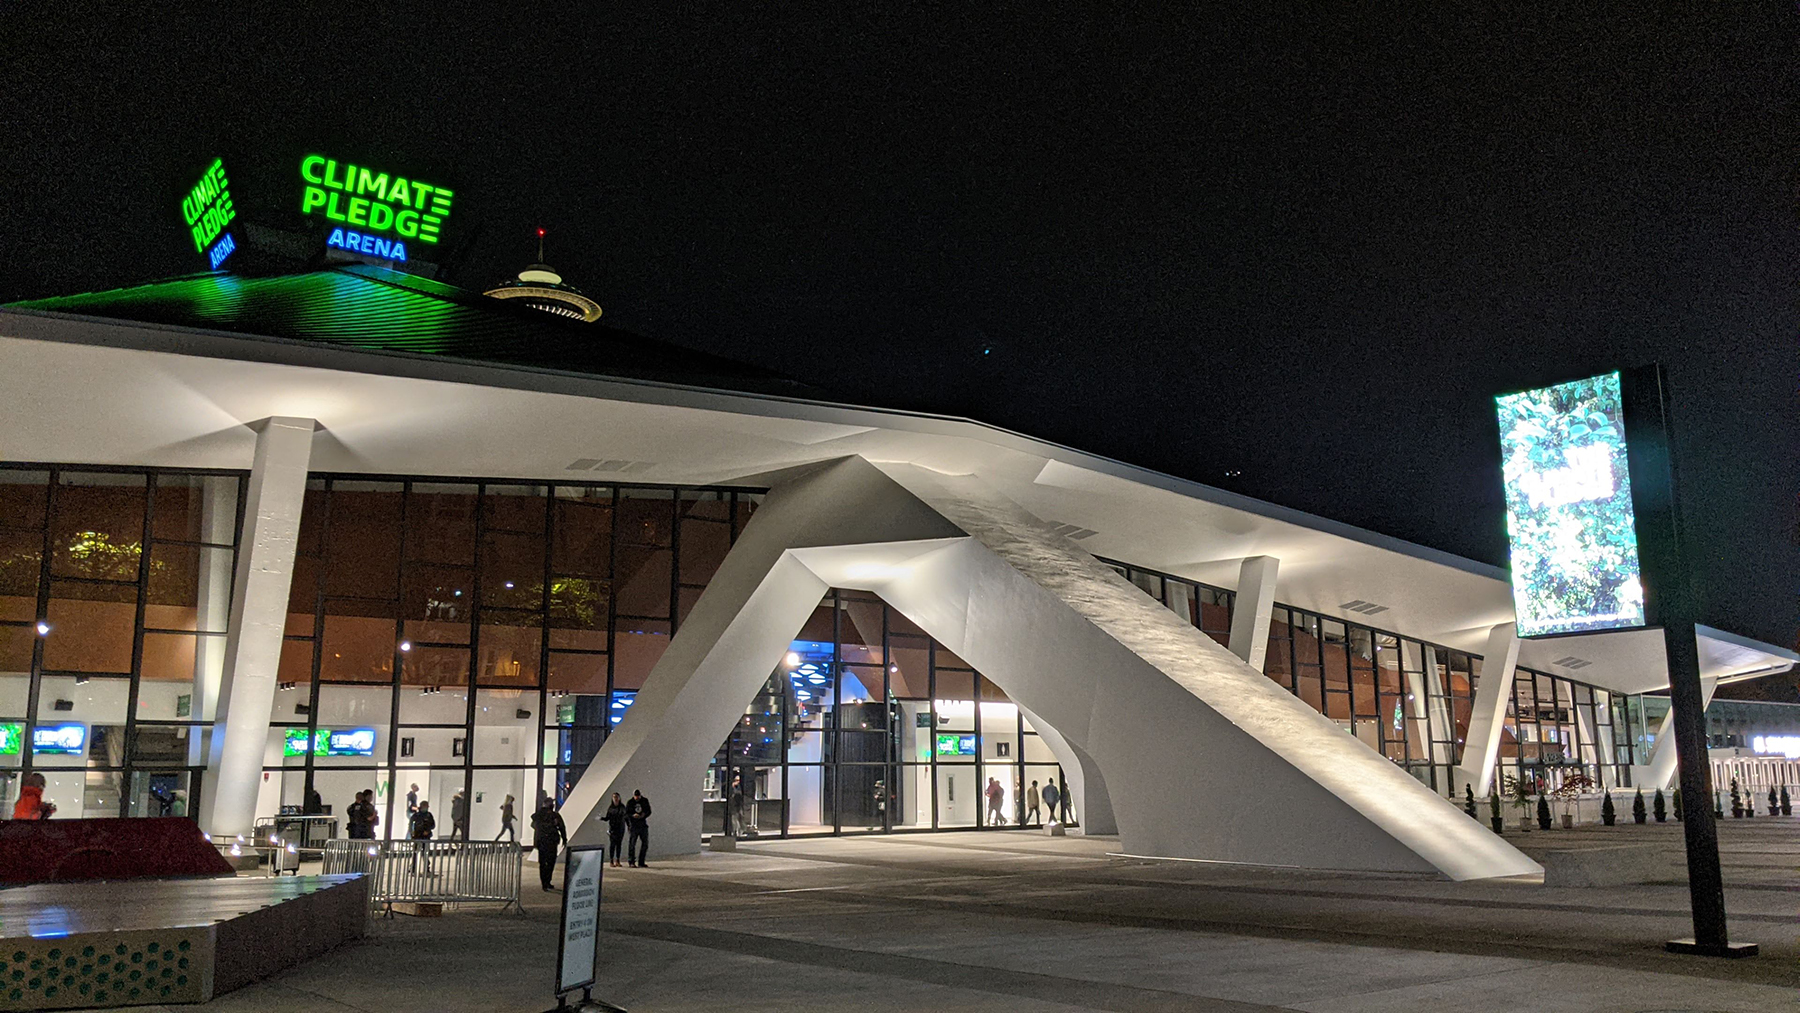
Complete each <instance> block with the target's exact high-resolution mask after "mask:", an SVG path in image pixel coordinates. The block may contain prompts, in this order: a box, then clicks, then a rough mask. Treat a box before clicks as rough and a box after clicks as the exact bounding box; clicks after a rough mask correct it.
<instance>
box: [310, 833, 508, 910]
mask: <svg viewBox="0 0 1800 1013" xmlns="http://www.w3.org/2000/svg"><path fill="white" fill-rule="evenodd" d="M319 871H320V872H321V873H322V874H324V875H332V874H334V873H349V872H360V873H363V874H364V875H366V876H368V877H369V904H370V906H371V908H380V909H382V910H383V911H384V912H385V913H386V914H388V915H389V916H391V915H392V914H393V913H394V905H395V904H396V903H427V904H450V905H454V904H469V903H476V902H495V903H498V904H500V905H501V908H500V909H501V910H502V911H504V910H506V909H508V908H512V909H514V910H517V911H519V912H520V913H523V909H522V908H520V907H519V880H520V878H521V877H522V876H523V875H524V872H525V850H524V849H523V848H521V847H519V846H518V845H516V844H513V843H512V842H510V841H508V842H505V843H501V842H499V841H412V840H400V841H369V840H348V839H340V840H331V841H326V842H325V864H324V867H323V868H321V869H320V870H319Z"/></svg>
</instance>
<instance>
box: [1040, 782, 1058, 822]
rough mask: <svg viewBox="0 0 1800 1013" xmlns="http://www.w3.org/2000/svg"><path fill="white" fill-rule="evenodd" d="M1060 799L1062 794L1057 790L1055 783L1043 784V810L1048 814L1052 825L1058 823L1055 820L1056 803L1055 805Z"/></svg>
mask: <svg viewBox="0 0 1800 1013" xmlns="http://www.w3.org/2000/svg"><path fill="white" fill-rule="evenodd" d="M1061 797H1062V792H1060V791H1058V790H1057V787H1056V782H1055V781H1048V782H1045V784H1044V809H1045V811H1046V812H1048V813H1049V814H1050V822H1052V823H1056V822H1059V821H1058V820H1057V818H1056V803H1057V800H1058V799H1060V798H1061Z"/></svg>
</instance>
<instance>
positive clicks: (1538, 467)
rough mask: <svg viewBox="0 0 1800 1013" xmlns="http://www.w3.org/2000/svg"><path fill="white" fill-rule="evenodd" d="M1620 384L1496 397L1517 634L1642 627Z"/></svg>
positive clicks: (1596, 380) (1610, 378) (1614, 376)
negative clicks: (1517, 625) (1517, 626)
mask: <svg viewBox="0 0 1800 1013" xmlns="http://www.w3.org/2000/svg"><path fill="white" fill-rule="evenodd" d="M1620 386H1621V385H1620V377H1619V374H1618V373H1616V372H1615V373H1606V374H1603V375H1600V376H1592V377H1588V378H1587V379H1584V380H1574V381H1571V382H1569V383H1561V384H1556V385H1555V386H1551V387H1540V388H1538V389H1536V390H1527V391H1521V392H1520V393H1517V394H1507V395H1503V396H1501V397H1497V398H1495V399H1494V401H1495V405H1496V408H1497V410H1498V413H1499V421H1500V453H1501V470H1502V475H1503V478H1504V480H1505V489H1506V533H1507V538H1508V541H1509V543H1510V545H1511V551H1512V591H1513V608H1514V611H1515V612H1516V613H1517V616H1518V624H1519V636H1521V637H1534V636H1548V635H1552V634H1558V633H1584V632H1592V631H1596V630H1612V629H1623V628H1628V627H1634V626H1643V625H1644V623H1645V616H1644V592H1643V583H1642V579H1641V577H1642V574H1641V567H1640V562H1639V556H1638V540H1637V526H1636V518H1635V515H1634V513H1633V510H1632V499H1631V470H1630V467H1629V466H1628V464H1627V461H1626V443H1625V419H1624V411H1623V407H1622V404H1621V394H1620Z"/></svg>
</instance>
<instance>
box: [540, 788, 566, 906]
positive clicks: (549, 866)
mask: <svg viewBox="0 0 1800 1013" xmlns="http://www.w3.org/2000/svg"><path fill="white" fill-rule="evenodd" d="M567 843H569V828H568V827H567V826H565V825H564V824H563V818H562V814H561V813H559V812H557V811H556V803H554V802H552V801H551V800H550V799H549V798H545V799H544V800H543V801H541V802H539V803H538V811H537V812H534V813H532V814H531V845H532V847H534V848H537V853H538V879H539V880H540V881H542V882H543V884H544V890H545V892H546V893H547V892H549V891H551V890H554V889H555V887H553V886H551V885H550V878H551V876H552V875H553V874H554V873H555V872H556V851H557V849H558V848H560V847H561V846H562V845H564V844H567Z"/></svg>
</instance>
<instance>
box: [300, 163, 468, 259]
mask: <svg viewBox="0 0 1800 1013" xmlns="http://www.w3.org/2000/svg"><path fill="white" fill-rule="evenodd" d="M300 178H301V179H303V180H305V181H306V186H305V187H304V188H303V189H302V190H301V194H300V211H301V213H302V214H309V215H322V216H324V217H325V218H328V219H330V220H331V221H334V222H339V223H341V224H342V225H344V226H346V227H348V228H354V229H357V230H359V231H361V232H364V233H373V232H387V233H391V234H393V235H396V236H399V237H400V238H401V239H402V240H408V239H416V240H418V241H419V242H421V243H435V242H437V241H438V232H439V230H440V229H441V228H442V227H443V224H444V219H445V218H447V217H449V215H450V200H451V198H452V197H453V196H455V195H454V194H453V193H451V192H450V191H449V190H446V189H444V188H443V187H441V186H433V185H431V184H430V183H425V182H422V181H420V180H416V179H407V178H406V177H405V176H393V175H389V174H388V173H385V172H376V171H375V170H373V169H370V168H369V167H368V166H358V165H351V164H350V163H348V162H339V161H337V160H336V159H332V158H326V157H325V156H323V155H308V156H306V157H305V158H303V159H301V160H300ZM352 234H353V233H352ZM395 245H397V246H400V247H401V248H402V251H401V253H400V255H399V256H396V257H394V258H393V259H395V260H405V259H406V256H405V252H404V247H405V244H404V242H402V243H397V244H395Z"/></svg>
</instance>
